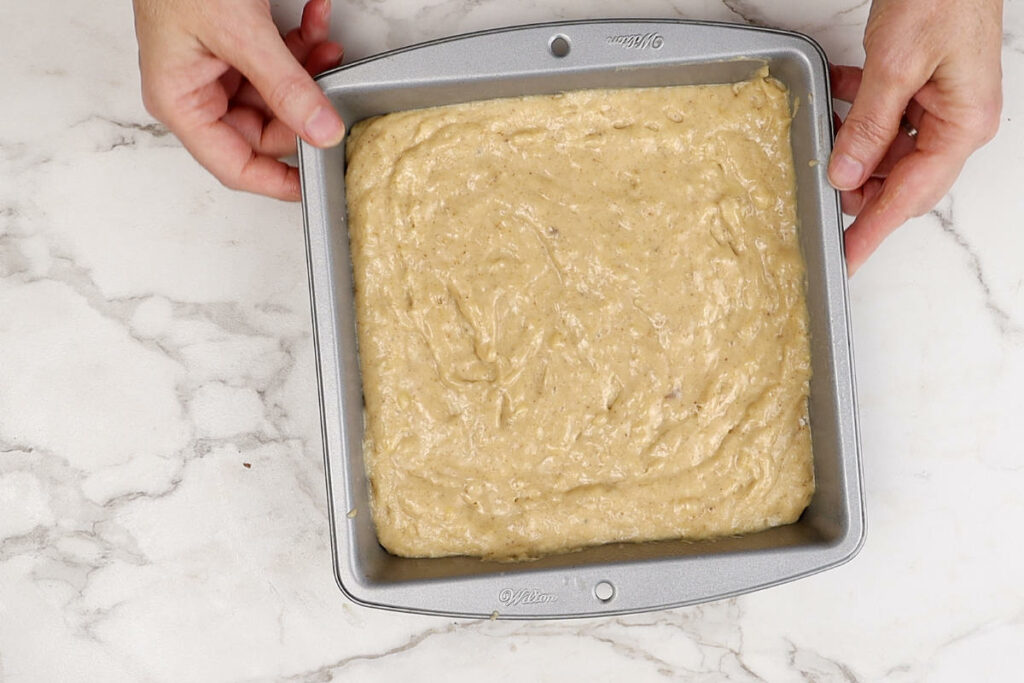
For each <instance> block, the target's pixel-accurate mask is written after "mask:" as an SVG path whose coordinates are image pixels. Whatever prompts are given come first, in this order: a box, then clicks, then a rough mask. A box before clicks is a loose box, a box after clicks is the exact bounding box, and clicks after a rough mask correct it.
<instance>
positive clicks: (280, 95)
mask: <svg viewBox="0 0 1024 683" xmlns="http://www.w3.org/2000/svg"><path fill="white" fill-rule="evenodd" d="M221 58H222V59H224V60H225V61H227V62H228V63H230V64H231V65H232V66H234V67H235V68H237V69H238V70H239V71H240V72H242V74H243V75H244V76H245V77H246V78H248V79H249V82H250V83H252V85H253V87H255V88H256V90H257V91H258V92H259V94H260V96H261V97H262V98H263V101H264V102H266V103H267V106H268V107H270V109H271V111H273V112H274V115H275V116H277V118H279V119H280V120H281V121H282V122H283V123H284V124H285V125H286V126H288V127H289V128H290V129H291V130H293V131H294V132H295V133H296V134H297V135H298V136H300V137H301V138H302V139H303V140H305V141H306V142H308V143H310V144H312V145H316V146H317V147H333V146H334V145H337V144H338V143H339V142H341V140H342V138H344V137H345V124H344V123H343V122H342V120H341V117H340V116H338V112H337V111H335V109H334V106H333V105H331V102H330V100H328V99H327V96H326V95H324V92H323V90H321V89H320V86H318V85H317V84H316V83H315V82H314V81H313V79H312V77H310V75H309V73H308V72H307V71H306V69H305V68H304V67H303V66H302V65H301V64H299V62H298V61H297V60H296V59H295V57H294V56H293V55H292V53H291V51H289V49H288V47H287V46H286V45H285V43H284V40H282V39H281V36H280V35H279V34H278V32H277V27H276V26H274V23H273V22H272V21H270V18H269V16H268V17H267V18H266V20H265V21H264V20H262V18H261V20H260V21H258V22H254V24H253V25H252V26H250V27H249V30H248V31H246V32H245V35H244V38H243V39H241V40H233V41H231V42H230V43H229V44H227V45H224V49H223V50H222V51H221Z"/></svg>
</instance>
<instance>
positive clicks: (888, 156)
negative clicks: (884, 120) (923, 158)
mask: <svg viewBox="0 0 1024 683" xmlns="http://www.w3.org/2000/svg"><path fill="white" fill-rule="evenodd" d="M915 127H916V126H915ZM916 147H917V141H916V140H915V139H914V137H913V136H911V135H910V134H909V133H907V131H905V130H900V132H899V133H897V134H896V139H895V140H893V141H892V144H891V145H889V149H888V150H886V152H885V156H884V157H882V160H881V161H880V162H878V166H877V167H876V168H875V170H874V171H872V173H871V177H872V178H884V177H886V176H887V175H889V173H891V172H892V169H893V167H895V166H896V164H897V163H899V161H900V159H902V158H903V157H905V156H907V155H908V154H910V153H911V152H913V151H914V149H915V148H916Z"/></svg>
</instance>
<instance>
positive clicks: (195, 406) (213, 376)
mask: <svg viewBox="0 0 1024 683" xmlns="http://www.w3.org/2000/svg"><path fill="white" fill-rule="evenodd" d="M129 5H130V3H127V2H118V3H113V2H90V3H85V2H59V1H58V0H39V1H38V2H10V3H5V4H4V5H3V6H2V8H0V83H3V85H4V96H3V105H2V107H0V681H5V682H11V683H20V682H22V681H25V682H28V681H33V682H34V681H58V680H76V681H79V680H82V681H86V680H90V681H91V680H94V681H104V682H109V681H175V682H180V681H242V680H276V679H290V680H296V681H327V680H352V681H368V680H374V681H406V680H421V679H426V680H432V679H439V678H442V677H443V678H444V680H451V681H463V680H464V681H471V680H473V681H475V680H487V681H492V680H523V681H535V680H537V681H539V680H550V681H562V680H631V681H646V680H662V679H684V680H686V679H690V680H701V681H757V680H767V681H824V680H843V681H878V680H885V681H894V682H898V681H916V680H922V679H928V680H936V681H966V680H1011V679H1015V678H1019V676H1020V670H1021V666H1022V665H1024V659H1022V652H1024V648H1022V647H1021V646H1022V645H1024V582H1022V579H1024V549H1022V547H1021V542H1020V540H1019V539H1020V536H1021V534H1020V529H1021V527H1022V526H1024V419H1021V418H1020V412H1021V408H1020V404H1019V403H1018V401H1020V400H1021V386H1024V268H1022V266H1021V264H1022V262H1024V258H1022V257H1024V230H1022V229H1021V218H1020V217H1021V216H1022V215H1024V192H1022V191H1021V188H1022V180H1024V172H1022V170H1021V169H1022V168H1024V144H1022V142H1024V140H1022V138H1024V95H1022V94H1021V93H1020V91H1019V90H1017V89H1014V88H1009V89H1008V92H1007V95H1006V103H1005V110H1004V113H1003V122H1002V128H1001V131H1000V133H999V136H998V137H997V139H996V140H995V142H993V143H991V144H990V145H989V146H988V147H986V148H984V149H983V150H981V151H980V152H978V153H977V154H976V155H975V156H974V157H973V158H972V159H971V160H970V161H969V162H968V165H967V167H966V168H965V170H964V172H963V175H962V176H961V178H960V180H959V182H958V183H957V185H956V186H955V187H954V189H953V191H952V192H951V194H950V196H948V197H947V198H946V199H945V200H943V202H942V203H941V204H940V205H939V207H938V208H937V209H936V210H935V211H933V212H932V213H931V214H929V215H926V216H924V217H922V218H920V219H917V220H914V221H912V222H911V223H910V224H908V225H907V226H906V227H904V228H903V229H902V230H900V231H899V232H898V233H897V234H896V235H895V236H893V237H892V238H891V239H889V240H888V242H886V243H885V245H884V246H883V247H882V249H881V251H880V252H879V253H878V254H877V255H876V256H875V257H874V258H873V259H872V260H871V261H870V262H869V263H868V264H867V265H866V266H865V267H864V268H863V269H862V270H861V271H860V272H859V273H858V274H857V276H856V277H855V278H854V279H853V280H852V282H851V295H852V300H853V320H854V329H855V345H856V360H857V380H858V383H859V393H860V404H861V425H862V433H863V452H864V473H865V487H866V507H867V520H868V532H867V542H866V544H865V546H864V548H863V550H862V552H861V553H860V554H859V555H858V556H857V557H856V558H855V559H854V560H853V561H852V562H850V563H849V564H847V565H845V566H843V567H840V568H838V569H835V570H832V571H828V572H825V573H823V574H819V575H816V576H813V577H810V578H807V579H803V580H800V581H797V582H794V583H790V584H787V585H784V586H781V587H777V588H773V589H769V590H765V591H761V592H758V593H754V594H750V595H746V596H743V597H739V598H736V599H731V600H725V601H721V602H716V603H711V604H706V605H702V606H698V607H691V608H684V609H675V610H669V611H663V612H655V613H649V614H642V615H636V616H628V617H621V618H609V619H592V620H585V621H553V622H530V623H526V622H504V621H497V622H491V621H486V620H485V621H472V620H458V619H445V618H435V617H419V616H411V615H405V614H398V613H390V612H384V611H376V610H371V609H364V608H361V607H358V606H356V605H354V604H352V603H350V602H348V601H347V600H346V599H345V598H344V597H343V596H342V594H341V593H340V592H339V591H338V588H337V586H336V585H335V583H334V578H333V576H332V573H331V558H330V542H329V537H328V524H327V517H326V504H325V493H324V475H323V465H322V462H321V451H320V443H319V423H318V416H317V398H316V391H317V390H316V379H315V373H314V364H313V357H312V342H311V331H310V317H309V298H308V297H309V294H308V289H307V284H306V267H305V255H304V245H303V237H302V220H301V215H300V211H299V207H298V206H297V205H293V204H284V203H278V202H275V201H271V200H267V199H262V198H257V197H253V196H249V195H243V194H238V193H234V192H231V191H228V190H225V189H224V188H222V187H221V186H220V185H219V184H218V183H217V182H216V181H215V180H214V179H213V178H211V177H210V176H208V175H207V174H206V173H205V172H204V171H203V170H202V169H200V167H199V166H198V165H196V164H195V162H193V161H192V160H191V158H190V157H189V156H188V155H187V154H186V153H185V152H184V151H183V149H182V148H181V146H180V145H179V144H178V142H177V141H176V140H175V138H174V137H173V136H171V135H169V134H168V133H167V131H166V130H165V129H164V128H163V127H161V126H160V125H157V124H155V123H154V122H153V120H152V119H151V118H150V117H149V116H148V115H147V114H146V113H145V111H144V110H143V109H142V106H141V104H140V99H139V93H138V76H137V71H136V64H135V44H134V38H133V34H132V16H131V11H130V6H129ZM299 5H300V3H299V2H297V1H296V2H287V3H286V2H278V3H275V12H276V13H277V15H278V16H279V17H280V19H281V21H283V22H285V23H290V22H291V21H293V20H294V19H295V17H297V15H298V11H299ZM616 15H620V16H621V15H632V16H651V17H686V18H700V19H715V20H729V21H751V22H755V23H764V24H769V25H777V26H782V27H786V28H793V29H798V30H801V31H804V32H807V33H809V34H810V35H812V36H814V37H815V38H817V39H818V40H819V41H820V42H821V43H822V44H823V46H824V47H825V49H826V51H827V52H828V54H829V55H830V57H831V58H832V59H833V60H834V61H839V62H853V63H858V62H859V60H860V59H861V58H862V52H861V48H860V40H861V32H862V29H863V22H864V20H865V18H866V15H867V2H858V0H829V1H827V2H809V1H807V0H804V1H798V0H786V1H783V2H769V1H768V0H757V1H741V0H720V1H712V0H635V1H634V2H630V3H621V2H615V1H613V0H590V1H588V2H584V1H582V0H550V1H542V0H524V1H523V2H514V3H513V2H502V1H499V0H358V1H356V2H343V1H342V0H338V1H337V2H336V7H335V17H334V26H333V28H334V32H335V35H336V36H337V37H338V38H340V39H341V40H342V41H344V42H345V44H346V46H347V49H348V56H349V58H356V57H359V56H363V55H366V54H369V53H372V52H376V51H380V50H382V49H385V48H393V47H397V46H400V45H404V44H408V43H412V42H416V41H420V40H423V39H427V38H433V37H437V36H441V35H445V34H451V33H458V32H463V31H467V30H472V29H478V28H484V27H489V26H497V25H504V24H514V23H525V22H531V21H542V20H553V19H563V18H587V17H601V16H616ZM1003 54H1004V69H1005V82H1006V83H1007V84H1011V83H1020V82H1021V79H1022V77H1024V4H1022V3H1021V2H1020V0H1008V1H1007V8H1006V34H1005V38H1004V52H1003ZM1014 539H1017V540H1014Z"/></svg>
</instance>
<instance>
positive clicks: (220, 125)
mask: <svg viewBox="0 0 1024 683" xmlns="http://www.w3.org/2000/svg"><path fill="white" fill-rule="evenodd" d="M192 97H193V99H195V100H196V101H208V102H210V103H211V104H210V105H209V106H210V107H211V108H213V107H222V106H224V107H226V105H227V96H226V95H225V93H224V90H223V86H222V85H221V83H220V81H219V80H216V79H215V80H213V81H212V82H210V83H209V84H208V85H206V86H204V87H203V88H200V89H199V90H197V91H195V92H194V93H193V94H192ZM228 113H229V112H225V113H224V114H223V115H222V116H228ZM167 124H168V127H169V128H170V129H171V132H173V133H174V134H175V135H176V136H178V139H180V140H181V142H182V144H183V145H184V146H185V149H187V150H188V151H189V153H190V154H191V155H192V156H194V157H195V158H196V160H197V161H198V162H199V163H200V164H202V165H203V166H204V167H205V168H206V169H207V170H208V171H210V172H211V173H212V174H213V175H214V176H216V178H217V179H218V180H220V181H221V183H223V184H224V185H225V186H227V187H229V188H232V189H237V190H246V191H249V192H256V193H258V194H264V195H268V196H270V197H277V198H278V199H286V200H290V201H296V200H298V198H299V172H298V169H295V168H292V167H290V166H288V165H287V164H283V163H281V162H279V161H277V160H275V159H272V158H270V157H268V156H265V155H261V154H258V153H257V152H255V151H254V150H253V148H252V145H250V144H249V143H248V142H246V140H245V138H244V137H243V136H242V134H241V133H239V132H238V131H237V130H235V129H234V128H233V127H232V126H231V125H229V124H228V123H226V122H225V121H223V120H221V117H220V116H218V117H217V118H209V119H207V118H203V117H199V116H196V117H175V118H172V119H170V120H168V122H167Z"/></svg>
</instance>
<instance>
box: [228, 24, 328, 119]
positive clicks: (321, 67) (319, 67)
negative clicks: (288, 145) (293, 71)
mask: <svg viewBox="0 0 1024 683" xmlns="http://www.w3.org/2000/svg"><path fill="white" fill-rule="evenodd" d="M343 56H344V50H343V49H342V47H341V45H339V44H338V43H331V42H327V43H321V44H320V45H317V46H316V47H315V48H313V50H312V51H311V52H310V54H309V56H308V57H307V58H306V63H305V64H304V67H305V69H306V73H308V74H309V75H310V76H315V75H317V74H319V73H321V72H323V71H327V70H328V69H333V68H335V67H336V66H338V65H339V64H340V63H341V59H342V57H343ZM232 102H233V103H235V104H237V105H240V106H243V107H248V108H250V109H255V110H256V111H259V112H262V113H263V115H264V116H265V117H266V118H273V116H274V113H273V112H272V111H270V107H268V106H267V103H266V102H264V101H263V98H262V97H261V96H260V94H259V92H258V91H257V90H256V88H254V87H253V85H252V83H249V82H248V81H244V82H243V83H242V84H241V86H240V87H239V88H238V92H237V93H235V96H234V97H233V98H232ZM294 135H295V133H294V131H293V132H292V136H293V137H294Z"/></svg>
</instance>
